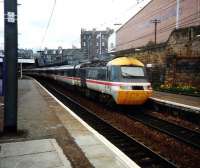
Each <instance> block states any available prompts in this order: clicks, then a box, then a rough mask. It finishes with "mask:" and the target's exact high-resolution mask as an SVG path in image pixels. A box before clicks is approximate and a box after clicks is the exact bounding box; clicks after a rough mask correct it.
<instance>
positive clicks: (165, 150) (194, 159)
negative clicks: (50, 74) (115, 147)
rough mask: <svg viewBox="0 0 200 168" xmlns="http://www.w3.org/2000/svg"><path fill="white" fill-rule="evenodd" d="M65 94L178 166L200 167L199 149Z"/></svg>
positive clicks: (78, 96)
mask: <svg viewBox="0 0 200 168" xmlns="http://www.w3.org/2000/svg"><path fill="white" fill-rule="evenodd" d="M65 93H66V94H67V95H68V96H71V97H73V98H75V99H76V100H77V101H78V102H81V104H83V105H84V106H86V107H87V108H89V109H91V110H92V111H94V112H95V113H96V114H97V115H98V116H100V117H101V118H103V119H104V120H106V121H107V122H109V123H112V125H114V126H115V127H117V128H119V129H121V130H122V131H123V132H126V133H127V134H129V135H130V136H132V137H133V138H136V139H137V140H139V141H140V142H142V143H143V144H145V145H146V146H148V147H150V148H151V149H152V150H154V151H156V152H157V153H159V154H161V155H162V156H164V157H166V158H168V159H169V160H171V161H173V162H174V163H175V164H177V165H178V166H180V167H183V168H188V167H194V168H196V167H197V165H200V160H199V156H200V151H199V150H198V149H194V148H193V147H190V146H188V145H186V144H184V143H182V142H179V141H177V140H176V139H174V138H171V137H169V136H168V135H165V134H163V133H160V132H158V131H156V130H154V129H151V128H149V127H147V126H145V125H143V124H142V123H140V122H137V121H134V120H132V119H129V118H128V117H126V116H125V115H124V114H122V113H118V112H114V111H112V110H109V109H108V108H105V107H103V106H102V105H101V104H99V103H95V102H94V101H90V100H88V99H86V98H85V97H83V96H80V95H79V94H75V95H74V92H73V94H72V92H69V91H65ZM133 113H134V111H133Z"/></svg>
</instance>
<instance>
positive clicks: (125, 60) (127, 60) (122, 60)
mask: <svg viewBox="0 0 200 168" xmlns="http://www.w3.org/2000/svg"><path fill="white" fill-rule="evenodd" d="M111 65H136V66H144V64H143V63H141V62H140V61H139V60H137V59H135V58H132V57H119V58H116V59H113V60H112V61H109V62H108V64H107V66H111Z"/></svg>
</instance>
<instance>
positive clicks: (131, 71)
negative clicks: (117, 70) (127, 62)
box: [121, 66, 145, 77]
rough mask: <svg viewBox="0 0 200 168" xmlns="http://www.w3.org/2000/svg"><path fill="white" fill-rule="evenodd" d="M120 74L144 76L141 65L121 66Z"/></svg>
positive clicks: (124, 75)
mask: <svg viewBox="0 0 200 168" xmlns="http://www.w3.org/2000/svg"><path fill="white" fill-rule="evenodd" d="M121 74H122V76H123V77H144V76H145V74H144V69H143V67H127V66H122V67H121Z"/></svg>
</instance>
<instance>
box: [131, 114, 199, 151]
mask: <svg viewBox="0 0 200 168" xmlns="http://www.w3.org/2000/svg"><path fill="white" fill-rule="evenodd" d="M127 115H128V117H130V118H132V119H134V120H137V121H139V122H141V123H143V124H145V125H147V126H149V127H152V128H154V129H156V130H159V131H161V132H163V133H165V134H168V135H170V136H172V137H174V138H176V139H178V140H180V141H182V142H184V143H187V144H189V145H191V146H193V147H195V148H198V149H200V134H199V133H198V132H195V131H193V130H190V129H187V128H185V127H181V126H178V125H176V124H173V123H170V122H167V121H165V120H162V119H159V118H156V117H153V116H150V115H148V114H144V113H140V114H139V113H128V114H127Z"/></svg>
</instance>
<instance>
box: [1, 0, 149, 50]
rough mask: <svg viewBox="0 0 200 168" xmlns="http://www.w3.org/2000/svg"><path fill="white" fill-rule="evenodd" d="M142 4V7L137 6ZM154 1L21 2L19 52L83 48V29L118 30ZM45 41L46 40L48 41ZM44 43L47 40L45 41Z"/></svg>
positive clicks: (31, 0)
mask: <svg viewBox="0 0 200 168" xmlns="http://www.w3.org/2000/svg"><path fill="white" fill-rule="evenodd" d="M138 1H140V3H139V4H138V3H137V2H138ZM149 1H150V0H56V5H55V8H54V13H53V16H52V19H51V22H50V25H49V27H48V29H47V33H46V36H45V30H46V27H47V24H48V20H49V18H50V14H51V11H52V8H53V5H54V2H55V0H18V4H20V5H19V6H18V43H19V46H18V47H19V48H30V49H34V50H38V49H44V47H47V48H58V46H62V47H63V48H71V47H72V45H73V46H76V47H80V33H81V28H84V29H86V30H92V29H93V28H96V29H97V30H105V29H106V28H107V27H109V28H111V29H114V30H116V29H118V28H119V27H120V26H115V25H114V24H116V23H120V24H123V23H125V22H126V21H127V20H128V19H129V18H131V17H132V16H133V15H135V14H136V13H137V12H138V11H139V10H140V9H141V8H142V7H143V6H144V5H145V4H147V3H148V2H149ZM3 24H4V22H3V0H0V49H2V48H3V41H4V39H3V38H4V34H3V33H4V26H3ZM44 37H45V38H44ZM43 39H44V40H43Z"/></svg>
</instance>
